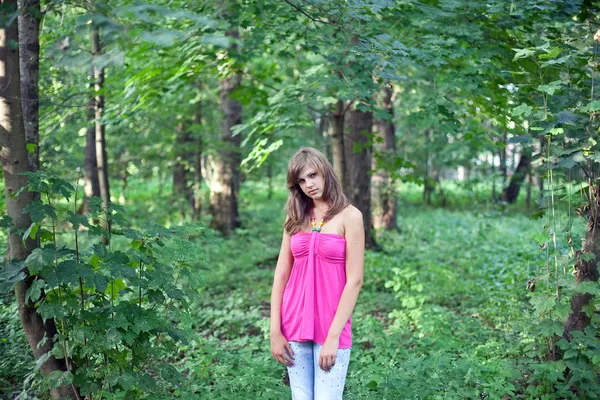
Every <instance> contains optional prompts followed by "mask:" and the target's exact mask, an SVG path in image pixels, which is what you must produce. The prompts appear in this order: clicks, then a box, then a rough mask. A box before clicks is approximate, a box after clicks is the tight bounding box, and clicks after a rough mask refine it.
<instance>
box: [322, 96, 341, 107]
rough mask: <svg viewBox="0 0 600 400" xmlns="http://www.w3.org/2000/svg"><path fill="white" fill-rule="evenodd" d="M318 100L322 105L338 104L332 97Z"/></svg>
mask: <svg viewBox="0 0 600 400" xmlns="http://www.w3.org/2000/svg"><path fill="white" fill-rule="evenodd" d="M319 100H320V101H321V103H323V104H325V105H327V104H336V103H337V102H338V99H336V98H335V97H332V96H327V97H321V98H319Z"/></svg>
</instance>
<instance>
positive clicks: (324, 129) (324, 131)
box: [318, 115, 333, 161]
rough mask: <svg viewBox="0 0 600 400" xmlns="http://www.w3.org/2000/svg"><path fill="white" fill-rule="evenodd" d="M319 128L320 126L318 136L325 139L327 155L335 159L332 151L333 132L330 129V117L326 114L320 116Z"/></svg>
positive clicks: (329, 158)
mask: <svg viewBox="0 0 600 400" xmlns="http://www.w3.org/2000/svg"><path fill="white" fill-rule="evenodd" d="M318 126H319V128H318V136H319V138H322V139H323V142H324V143H325V145H324V146H323V149H324V152H323V154H325V157H327V159H328V160H331V161H333V153H332V151H331V132H330V130H329V119H328V118H326V117H325V116H324V115H321V116H320V117H319V125H318Z"/></svg>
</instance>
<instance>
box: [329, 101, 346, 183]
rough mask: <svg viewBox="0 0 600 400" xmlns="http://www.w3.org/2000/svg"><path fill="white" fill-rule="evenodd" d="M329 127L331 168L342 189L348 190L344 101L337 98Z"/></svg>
mask: <svg viewBox="0 0 600 400" xmlns="http://www.w3.org/2000/svg"><path fill="white" fill-rule="evenodd" d="M329 126H330V129H331V151H332V154H333V169H334V171H335V173H336V174H337V176H338V178H339V180H340V183H341V184H342V190H343V192H344V193H346V192H347V191H348V182H347V179H346V154H345V150H344V102H343V101H342V100H338V102H337V103H336V105H335V110H334V111H333V112H332V113H331V121H330V122H329Z"/></svg>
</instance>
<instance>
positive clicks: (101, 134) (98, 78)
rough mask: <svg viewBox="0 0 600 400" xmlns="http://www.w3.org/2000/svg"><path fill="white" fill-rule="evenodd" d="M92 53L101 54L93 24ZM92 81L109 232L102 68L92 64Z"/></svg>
mask: <svg viewBox="0 0 600 400" xmlns="http://www.w3.org/2000/svg"><path fill="white" fill-rule="evenodd" d="M91 42H92V55H94V56H98V55H100V54H102V44H101V43H100V28H99V27H97V26H95V27H94V28H93V30H92V38H91ZM94 82H95V87H94V88H95V98H94V110H95V114H94V117H95V124H94V132H95V141H96V165H97V170H98V183H99V187H100V197H101V198H102V204H103V206H104V207H105V208H106V210H107V212H106V218H105V220H104V221H103V223H104V229H105V230H106V231H107V232H110V221H109V220H108V215H109V213H108V206H109V205H110V187H109V182H108V163H107V156H106V136H105V129H104V123H103V122H102V116H103V114H104V94H103V93H102V90H103V89H104V68H98V67H96V66H94ZM103 241H104V242H105V243H108V238H107V237H103Z"/></svg>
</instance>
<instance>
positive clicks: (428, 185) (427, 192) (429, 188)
mask: <svg viewBox="0 0 600 400" xmlns="http://www.w3.org/2000/svg"><path fill="white" fill-rule="evenodd" d="M424 135H425V142H426V146H425V173H424V177H423V201H425V204H427V205H430V204H431V194H432V193H433V191H434V190H435V181H433V180H432V179H431V177H430V174H431V158H430V155H429V150H427V144H428V142H429V135H430V132H429V129H425V132H424Z"/></svg>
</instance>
